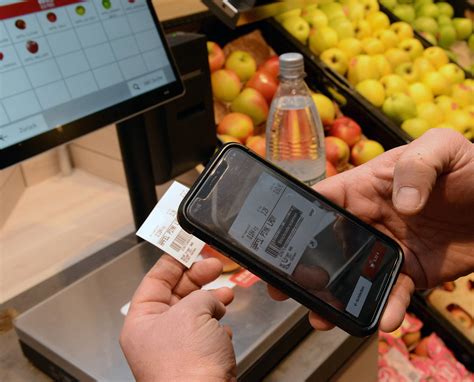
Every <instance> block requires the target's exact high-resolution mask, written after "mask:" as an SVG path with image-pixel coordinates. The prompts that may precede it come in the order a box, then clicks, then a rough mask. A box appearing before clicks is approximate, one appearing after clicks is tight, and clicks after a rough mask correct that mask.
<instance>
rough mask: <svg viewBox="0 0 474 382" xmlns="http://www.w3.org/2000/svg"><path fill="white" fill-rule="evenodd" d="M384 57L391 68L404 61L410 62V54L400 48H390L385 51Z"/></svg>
mask: <svg viewBox="0 0 474 382" xmlns="http://www.w3.org/2000/svg"><path fill="white" fill-rule="evenodd" d="M385 57H386V58H387V60H388V62H390V65H391V66H392V68H396V67H397V66H399V65H401V64H404V63H405V62H410V61H411V60H410V55H409V54H408V53H407V52H405V51H404V50H402V49H400V48H390V49H388V50H387V51H386V52H385Z"/></svg>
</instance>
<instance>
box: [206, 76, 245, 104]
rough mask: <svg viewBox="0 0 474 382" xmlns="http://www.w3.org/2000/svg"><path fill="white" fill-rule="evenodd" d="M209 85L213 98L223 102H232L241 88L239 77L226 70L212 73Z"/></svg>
mask: <svg viewBox="0 0 474 382" xmlns="http://www.w3.org/2000/svg"><path fill="white" fill-rule="evenodd" d="M211 85H212V94H213V95H214V97H216V98H217V99H218V100H221V101H224V102H232V101H233V100H234V99H235V98H236V97H237V96H238V95H239V93H240V89H241V88H242V84H241V82H240V78H239V76H237V74H235V73H234V72H233V71H232V70H227V69H219V70H216V71H215V72H214V73H212V74H211Z"/></svg>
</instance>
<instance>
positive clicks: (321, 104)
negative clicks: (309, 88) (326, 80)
mask: <svg viewBox="0 0 474 382" xmlns="http://www.w3.org/2000/svg"><path fill="white" fill-rule="evenodd" d="M311 96H312V98H313V101H314V104H315V105H316V109H317V110H318V113H319V116H320V117H321V122H322V123H323V125H325V126H327V125H330V124H331V123H332V121H334V118H335V117H336V108H335V107H334V103H333V102H332V101H331V100H330V99H329V98H328V97H326V96H325V95H322V94H316V93H313V94H311Z"/></svg>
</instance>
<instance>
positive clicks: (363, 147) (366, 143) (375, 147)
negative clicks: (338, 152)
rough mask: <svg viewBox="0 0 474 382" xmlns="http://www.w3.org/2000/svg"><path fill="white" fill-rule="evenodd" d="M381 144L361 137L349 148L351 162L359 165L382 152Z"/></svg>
mask: <svg viewBox="0 0 474 382" xmlns="http://www.w3.org/2000/svg"><path fill="white" fill-rule="evenodd" d="M384 151H385V150H384V148H383V146H382V145H381V144H380V143H378V142H377V141H372V140H370V139H363V140H361V141H359V142H357V143H356V144H355V145H354V147H353V148H352V150H351V162H352V163H353V164H354V165H356V166H359V165H361V164H364V163H367V162H368V161H369V160H371V159H374V158H375V157H377V156H379V155H380V154H382V153H383V152H384Z"/></svg>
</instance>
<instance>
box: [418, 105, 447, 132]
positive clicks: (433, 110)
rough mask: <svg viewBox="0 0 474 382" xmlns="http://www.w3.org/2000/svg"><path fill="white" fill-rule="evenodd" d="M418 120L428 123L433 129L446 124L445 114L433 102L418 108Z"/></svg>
mask: <svg viewBox="0 0 474 382" xmlns="http://www.w3.org/2000/svg"><path fill="white" fill-rule="evenodd" d="M416 112H417V113H418V118H423V119H424V120H425V121H428V123H429V124H430V126H431V127H434V126H436V125H439V124H440V123H442V122H444V113H443V110H441V108H440V107H439V106H438V105H436V104H434V103H433V102H424V103H420V104H418V105H417V106H416Z"/></svg>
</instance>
